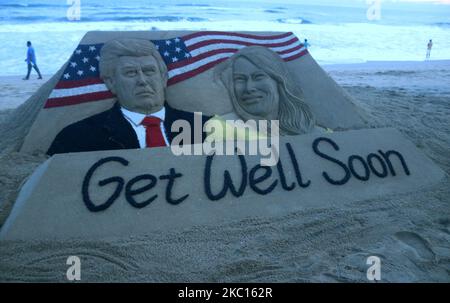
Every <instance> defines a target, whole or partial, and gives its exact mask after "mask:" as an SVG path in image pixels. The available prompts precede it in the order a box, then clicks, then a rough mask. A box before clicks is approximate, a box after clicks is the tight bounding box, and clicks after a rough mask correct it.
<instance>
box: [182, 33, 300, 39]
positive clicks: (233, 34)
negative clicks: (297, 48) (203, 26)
mask: <svg viewBox="0 0 450 303" xmlns="http://www.w3.org/2000/svg"><path fill="white" fill-rule="evenodd" d="M207 35H224V36H230V37H233V36H235V37H242V38H249V39H258V40H273V39H282V38H286V37H288V36H290V35H292V32H288V33H284V34H279V35H272V36H255V35H250V34H240V33H230V32H218V31H211V32H209V31H206V32H197V33H193V34H189V35H186V36H183V37H181V38H182V39H183V40H184V41H187V40H189V39H192V38H197V37H201V36H207Z"/></svg>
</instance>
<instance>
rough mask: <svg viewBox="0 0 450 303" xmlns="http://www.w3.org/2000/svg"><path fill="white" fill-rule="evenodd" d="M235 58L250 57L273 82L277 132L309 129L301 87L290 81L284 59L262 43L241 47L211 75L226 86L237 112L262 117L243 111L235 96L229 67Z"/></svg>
mask: <svg viewBox="0 0 450 303" xmlns="http://www.w3.org/2000/svg"><path fill="white" fill-rule="evenodd" d="M238 58H245V59H246V60H248V61H250V62H251V63H252V64H254V65H255V66H257V67H258V68H260V69H261V70H263V71H264V72H265V73H266V74H268V75H269V76H270V77H271V78H272V79H274V80H275V81H276V82H277V87H278V94H279V98H280V99H279V109H278V120H279V121H280V122H279V123H280V124H279V127H280V133H281V134H282V135H296V134H305V133H308V132H310V131H311V130H312V128H313V127H314V125H315V119H314V116H313V114H312V112H311V110H310V108H309V106H308V104H306V103H305V101H304V97H303V92H302V90H301V89H300V87H299V86H298V85H296V84H295V83H294V82H293V81H292V79H293V78H292V76H291V75H290V73H289V71H288V69H287V66H286V63H285V62H284V61H283V60H282V59H281V58H280V56H278V54H276V53H274V52H273V51H271V50H270V49H268V48H266V47H262V46H249V47H245V48H243V49H241V50H239V51H238V52H237V53H236V54H234V55H233V56H232V57H231V58H229V59H228V60H226V61H225V62H223V63H221V64H219V65H218V66H217V67H216V69H215V77H216V78H219V79H220V80H221V81H222V83H223V84H224V85H225V87H226V88H227V90H228V92H229V95H230V98H231V102H232V104H233V107H234V110H235V111H236V113H237V114H238V116H239V117H241V118H242V119H243V120H244V121H247V120H250V119H254V120H264V119H265V117H259V116H256V115H253V114H250V113H248V112H246V111H245V110H244V109H243V108H242V107H241V105H240V104H239V102H238V100H237V97H236V94H235V91H234V82H233V69H234V64H235V62H236V60H237V59H238Z"/></svg>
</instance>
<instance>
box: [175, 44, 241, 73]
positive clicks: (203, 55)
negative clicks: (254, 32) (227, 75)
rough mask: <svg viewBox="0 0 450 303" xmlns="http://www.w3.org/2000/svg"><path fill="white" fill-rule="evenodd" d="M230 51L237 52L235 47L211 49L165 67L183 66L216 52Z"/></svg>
mask: <svg viewBox="0 0 450 303" xmlns="http://www.w3.org/2000/svg"><path fill="white" fill-rule="evenodd" d="M230 52H232V53H235V52H237V49H234V48H223V49H216V50H212V51H209V52H206V53H203V54H200V55H198V56H196V57H191V58H189V59H187V60H184V61H180V62H175V63H171V64H169V65H167V69H168V70H172V69H176V68H180V67H183V66H186V65H189V64H192V63H195V62H197V61H200V60H202V59H205V58H207V57H211V56H214V55H217V54H223V53H230Z"/></svg>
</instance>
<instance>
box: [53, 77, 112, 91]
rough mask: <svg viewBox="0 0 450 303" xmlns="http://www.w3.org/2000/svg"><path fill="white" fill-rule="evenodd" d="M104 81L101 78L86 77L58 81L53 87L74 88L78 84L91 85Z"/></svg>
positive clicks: (78, 85)
mask: <svg viewBox="0 0 450 303" xmlns="http://www.w3.org/2000/svg"><path fill="white" fill-rule="evenodd" d="M102 83H104V82H103V80H102V79H100V78H98V77H95V78H86V79H82V80H73V81H60V82H58V83H57V84H56V86H55V89H59V88H75V87H80V86H86V85H92V84H102Z"/></svg>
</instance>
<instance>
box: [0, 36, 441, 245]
mask: <svg viewBox="0 0 450 303" xmlns="http://www.w3.org/2000/svg"><path fill="white" fill-rule="evenodd" d="M219 37H220V38H221V39H228V40H227V42H228V44H231V43H235V44H236V45H238V47H237V48H236V49H234V50H232V51H230V50H229V49H228V48H223V42H222V44H220V43H219V44H218V45H219V46H217V45H216V44H214V43H215V42H211V41H216V40H217V39H218V38H219ZM295 39H296V37H295V36H293V35H292V33H283V34H278V33H275V34H274V33H217V32H197V33H192V32H151V33H150V32H126V33H120V32H90V33H88V34H87V35H86V36H85V37H84V38H83V40H82V41H81V43H80V46H79V47H78V48H77V50H75V52H74V55H73V56H72V58H71V59H70V60H69V61H68V62H67V64H66V65H65V66H64V67H63V68H62V69H61V70H60V71H59V72H58V73H57V75H55V77H54V78H52V79H51V80H50V81H49V82H48V83H47V84H46V85H45V87H44V88H43V89H41V90H40V91H39V92H38V93H37V94H36V96H33V97H32V98H30V100H29V101H28V102H27V104H25V105H24V107H26V108H29V112H30V113H31V114H30V119H31V120H33V123H32V125H31V126H30V123H28V124H27V127H22V128H21V133H22V134H24V133H25V132H26V133H27V134H26V136H25V135H24V136H22V137H17V136H16V137H14V138H10V139H9V140H8V144H10V145H12V146H15V148H17V149H20V151H21V152H23V153H36V152H41V153H46V152H47V153H48V154H49V155H53V156H52V157H51V158H49V159H48V160H47V161H46V162H45V163H43V164H42V165H41V166H40V167H39V168H38V169H37V170H36V171H35V173H34V174H33V175H32V176H31V177H30V178H29V180H28V182H27V183H26V184H25V185H24V186H23V188H22V190H21V192H20V194H19V197H18V199H17V202H16V203H15V206H14V209H13V211H12V212H11V215H10V216H9V218H8V220H7V222H6V223H5V224H4V226H3V227H2V229H1V231H0V238H1V239H32V238H33V239H65V238H74V237H79V238H94V239H99V238H105V237H109V236H111V237H115V236H116V237H117V236H126V235H129V234H133V235H139V234H146V233H148V232H150V231H154V230H158V229H164V228H177V227H179V228H183V227H188V226H193V225H196V224H218V222H226V221H227V220H235V219H242V218H246V217H249V216H250V217H252V216H259V217H270V216H275V215H280V214H286V213H289V212H291V211H295V210H299V209H303V208H305V207H322V206H325V205H329V204H330V203H331V204H333V203H348V202H349V201H356V200H362V199H369V198H373V197H376V196H380V195H383V194H391V193H402V192H407V191H411V190H416V189H417V188H418V187H419V186H428V185H431V184H434V183H436V182H438V181H439V180H441V179H442V178H443V176H444V173H443V171H442V170H441V169H440V168H439V167H437V166H436V165H435V164H434V163H432V162H431V161H430V160H428V159H427V158H426V157H424V156H423V155H422V154H421V153H420V152H419V151H418V150H417V149H416V148H415V147H414V145H413V144H411V143H409V142H408V141H407V140H406V139H404V138H403V137H402V136H401V134H400V133H398V132H397V131H395V130H394V129H365V128H368V127H369V123H368V121H367V119H366V117H365V115H364V113H362V112H361V110H359V109H358V107H357V106H356V104H355V102H354V101H353V100H352V99H351V97H349V96H348V95H347V94H346V93H345V92H344V91H343V90H342V89H341V88H339V86H338V85H337V84H336V83H335V82H334V81H333V80H332V79H331V78H330V77H329V76H327V75H326V73H325V72H324V71H323V70H322V69H321V68H320V67H319V66H318V65H317V63H316V62H315V61H314V60H313V59H312V57H311V56H310V55H309V53H308V52H307V50H306V49H305V48H304V47H303V46H302V45H301V43H300V42H298V39H297V40H295ZM272 40H273V41H276V43H278V44H276V45H278V46H273V45H274V44H273V43H272V44H270V43H268V41H272ZM150 41H151V42H150ZM236 41H238V42H236ZM243 41H244V43H243ZM249 41H250V42H249ZM267 43H268V44H267ZM252 44H256V46H251V45H252ZM266 44H267V45H270V47H271V48H272V50H268V47H269V46H264V45H266ZM291 44H292V45H291ZM214 46H215V47H217V48H213V47H214ZM244 46H247V47H244ZM286 47H287V49H286ZM289 47H290V48H289ZM130 49H131V52H130ZM119 50H120V51H119ZM134 51H137V53H136V52H134ZM96 52H98V55H97V53H96ZM84 53H87V54H89V53H91V57H87V55H85V54H84ZM83 56H84V57H83ZM94 59H97V63H96V64H97V65H91V66H90V67H89V66H88V65H86V66H85V68H86V69H85V70H82V69H78V68H80V67H79V65H82V64H88V62H89V61H93V60H94ZM77 60H78V61H77ZM208 60H209V61H208ZM77 66H78V67H77ZM98 68H99V69H100V74H99V76H98V74H97V78H95V77H94V76H92V77H87V78H86V76H85V73H90V72H92V75H94V74H95V73H98V71H97V69H98ZM71 77H76V80H69V78H71ZM80 78H81V80H80ZM58 79H60V81H59V82H58V81H57V80H58ZM74 83H75V84H76V85H79V86H82V87H83V89H79V88H78V87H77V88H73V87H71V88H69V86H70V85H74ZM52 88H53V90H52ZM74 91H75V93H74ZM161 111H162V112H161ZM194 112H200V113H201V114H199V115H194ZM158 113H159V119H160V120H159V121H158V123H157V124H158V125H159V127H158V125H157V126H155V124H154V123H153V126H151V127H150V126H147V125H140V123H139V122H140V121H141V120H142V121H143V120H144V119H145V118H147V116H148V115H150V116H151V115H152V114H153V115H157V114H158ZM230 115H231V116H230ZM212 116H214V118H211V117H212ZM232 116H234V117H238V118H240V119H242V120H244V121H249V120H257V121H261V120H262V121H265V120H279V124H278V125H279V130H280V134H281V137H280V138H279V141H278V139H277V141H276V142H279V143H278V144H277V146H276V157H277V160H278V161H276V164H275V165H273V166H264V165H261V163H262V162H261V163H259V162H258V161H259V159H260V158H261V157H263V156H267V153H266V152H267V149H265V147H267V146H261V145H258V146H257V150H258V151H259V154H257V155H256V156H254V155H247V154H239V153H238V154H234V155H229V156H223V157H220V156H219V155H217V154H214V153H207V152H205V153H202V152H204V151H205V148H204V145H203V144H196V145H195V146H194V156H189V155H186V154H184V155H181V156H177V155H174V153H173V150H171V147H169V144H170V143H172V145H173V143H174V141H176V142H177V143H180V141H179V140H177V139H176V138H177V134H179V133H181V132H182V130H183V131H184V128H188V129H189V131H188V134H189V137H190V138H191V139H195V138H196V139H197V140H191V141H190V142H196V143H200V142H202V141H203V139H204V133H203V126H204V125H205V123H206V124H208V122H207V121H208V120H209V121H211V119H215V120H216V121H219V125H220V124H222V125H223V123H222V122H223V121H224V120H225V118H229V117H232ZM136 117H137V118H136ZM112 118H114V119H112ZM179 119H181V120H183V121H188V122H187V123H185V124H183V129H181V128H179V127H178V128H177V127H175V130H174V129H173V124H174V123H175V121H176V120H179ZM196 124H197V125H200V126H201V127H200V132H198V129H196V127H195V125H196ZM192 126H193V127H192ZM139 127H140V128H139ZM155 127H156V128H157V129H158V130H159V131H160V133H159V134H158V135H155V134H154V133H152V134H150V135H149V132H148V130H149V129H150V128H155ZM117 129H121V130H117ZM124 129H125V130H124ZM329 129H331V130H333V132H329V131H327V130H329ZM267 130H270V127H269V128H267V129H265V130H264V132H263V137H267V136H269V137H270V132H267ZM252 131H253V135H252V133H251V132H250V135H249V133H246V135H245V134H244V135H242V136H241V137H239V136H238V139H242V140H247V139H260V133H261V129H260V128H258V127H256V128H255V129H253V130H252ZM236 132H239V131H236ZM118 133H119V135H118ZM231 133H232V134H234V133H235V130H232V131H231ZM155 136H159V139H158V140H157V141H158V142H156V143H152V144H151V143H149V142H150V141H151V140H152V138H153V140H154V138H155ZM252 136H253V137H252ZM228 137H229V134H228V133H227V134H225V136H221V137H220V139H221V140H222V139H226V138H228ZM250 141H251V140H250ZM259 141H260V140H256V142H258V144H259ZM183 142H184V143H183V146H185V145H186V141H183ZM272 143H273V142H272ZM180 145H181V144H180ZM146 147H152V148H146ZM272 147H273V146H272ZM196 150H197V151H198V150H200V153H195V151H196ZM232 150H233V151H234V149H232ZM268 150H269V151H271V149H270V148H269V149H268ZM424 175H425V176H426V178H424ZM60 180H64V182H60ZM424 180H425V182H424ZM277 201H286V203H284V204H282V205H280V203H278V202H277ZM38 210H39V213H40V216H34V214H35V213H36V212H37V211H38ZM56 214H58V215H56Z"/></svg>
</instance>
